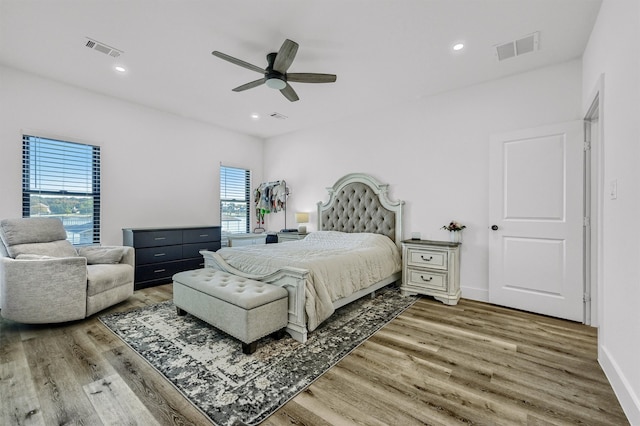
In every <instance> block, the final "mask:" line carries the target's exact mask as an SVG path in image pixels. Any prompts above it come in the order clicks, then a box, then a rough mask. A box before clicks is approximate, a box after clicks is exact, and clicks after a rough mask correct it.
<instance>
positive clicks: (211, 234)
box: [182, 227, 220, 244]
mask: <svg viewBox="0 0 640 426" xmlns="http://www.w3.org/2000/svg"><path fill="white" fill-rule="evenodd" d="M182 232H183V234H182V242H183V243H189V244H191V243H198V242H202V241H220V228H219V227H209V228H194V229H185V230H184V231H182Z"/></svg>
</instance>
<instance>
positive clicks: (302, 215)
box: [296, 212, 309, 234]
mask: <svg viewBox="0 0 640 426" xmlns="http://www.w3.org/2000/svg"><path fill="white" fill-rule="evenodd" d="M308 222H309V213H306V212H298V213H296V223H298V224H300V223H308ZM298 233H300V234H306V233H307V227H306V226H305V225H298Z"/></svg>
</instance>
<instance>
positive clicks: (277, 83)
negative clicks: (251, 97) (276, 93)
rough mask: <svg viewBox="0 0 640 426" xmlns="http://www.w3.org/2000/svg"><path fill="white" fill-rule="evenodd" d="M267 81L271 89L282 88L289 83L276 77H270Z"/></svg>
mask: <svg viewBox="0 0 640 426" xmlns="http://www.w3.org/2000/svg"><path fill="white" fill-rule="evenodd" d="M265 83H266V85H267V87H270V88H271V89H277V90H282V89H284V88H285V87H287V83H285V81H284V80H281V79H279V78H275V77H272V78H270V79H268V80H267V81H266V82H265Z"/></svg>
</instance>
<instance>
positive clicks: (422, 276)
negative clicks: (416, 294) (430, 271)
mask: <svg viewBox="0 0 640 426" xmlns="http://www.w3.org/2000/svg"><path fill="white" fill-rule="evenodd" d="M420 278H422V281H426V282H429V281H431V280H432V279H433V277H429V279H428V280H427V279H425V278H424V275H420Z"/></svg>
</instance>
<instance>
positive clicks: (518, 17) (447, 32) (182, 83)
mask: <svg viewBox="0 0 640 426" xmlns="http://www.w3.org/2000/svg"><path fill="white" fill-rule="evenodd" d="M600 2H601V1H600V0H306V1H303V0H233V1H231V0H208V1H205V0H199V1H195V0H180V1H179V0H127V1H124V0H122V1H116V0H0V64H3V65H7V66H10V67H14V68H17V69H21V70H25V71H28V72H33V73H35V74H39V75H42V76H45V77H49V78H51V79H54V80H59V81H62V82H65V83H69V84H72V85H74V86H78V87H82V88H86V89H89V90H91V91H94V92H98V93H102V94H106V95H109V96H113V97H116V98H121V99H125V100H128V101H131V102H136V103H139V104H143V105H147V106H151V107H153V108H156V109H159V110H164V111H168V112H172V113H175V114H178V115H181V116H184V117H189V118H193V119H197V120H202V121H205V122H209V123H213V124H215V125H218V126H221V127H224V128H228V129H232V130H236V131H238V132H242V133H246V134H250V135H255V136H258V137H263V138H268V137H271V136H274V135H279V134H283V133H288V132H291V131H295V130H299V129H302V128H308V127H313V126H319V125H322V124H324V123H328V122H331V121H335V120H339V119H341V118H344V117H347V116H349V115H351V114H358V113H366V112H367V111H374V110H381V109H384V108H387V107H389V106H393V105H397V104H402V103H407V102H411V101H415V100H416V99H418V98H421V97H425V96H429V95H432V94H435V93H439V92H444V91H447V90H451V89H456V88H460V87H464V86H468V85H471V84H476V83H479V82H483V81H488V80H492V79H496V78H501V77H504V76H507V75H510V74H515V73H520V72H524V71H527V70H531V69H535V68H539V67H544V66H548V65H551V64H555V63H560V62H565V61H568V60H571V59H575V58H579V57H580V56H581V55H582V52H583V51H584V47H585V45H586V43H587V41H588V38H589V34H590V33H591V29H592V27H593V24H594V22H595V18H596V16H597V13H598V10H599V7H600ZM535 31H539V32H540V44H539V47H540V50H539V51H538V52H534V53H531V54H527V55H523V56H520V57H516V58H512V59H509V60H506V61H501V62H498V60H497V58H496V56H495V49H494V46H495V45H497V44H500V43H503V42H507V41H511V40H515V39H517V38H520V37H522V36H525V35H528V34H530V33H533V32H535ZM87 37H89V38H92V39H94V40H97V41H99V42H101V43H104V44H107V45H109V46H112V47H115V48H117V49H119V50H122V51H124V53H123V54H122V55H121V56H120V57H119V58H117V59H114V58H112V57H110V56H108V55H105V54H102V53H99V52H97V51H95V50H91V49H89V48H87V47H86V46H85V43H86V41H87ZM286 38H289V39H291V40H294V41H296V42H297V43H298V44H299V45H300V48H299V50H298V54H297V56H296V58H295V61H294V62H293V65H292V66H291V68H290V69H289V72H317V73H331V74H337V76H338V78H337V82H336V83H330V84H304V83H292V86H293V87H294V89H295V90H296V91H297V93H298V95H299V97H300V100H299V101H298V102H289V101H287V100H286V99H285V98H284V96H282V95H281V94H280V93H278V91H276V90H273V89H269V88H267V87H266V86H264V85H263V86H260V87H257V88H254V89H250V90H248V91H245V92H241V93H236V92H232V91H231V89H232V88H234V87H236V86H239V85H241V84H244V83H247V82H250V81H253V80H256V79H258V78H260V74H258V73H256V72H253V71H250V70H247V69H245V68H241V67H238V66H236V65H233V64H231V63H229V62H225V61H223V60H221V59H219V58H216V57H214V56H212V55H211V52H212V51H213V50H219V51H221V52H224V53H227V54H229V55H231V56H234V57H236V58H239V59H242V60H244V61H246V62H249V63H252V64H255V65H257V66H259V67H261V68H263V67H265V66H266V58H265V56H266V54H267V53H269V52H276V51H277V50H278V49H279V47H280V45H281V44H282V42H283V41H284V40H285V39H286ZM459 41H462V42H464V43H465V49H464V50H462V51H461V52H453V51H452V49H451V46H452V45H453V44H454V43H455V42H459ZM116 64H121V65H122V66H124V67H126V69H127V72H126V73H124V74H117V73H116V72H115V71H114V69H113V67H114V66H115V65H116ZM273 112H278V113H280V114H283V115H285V116H287V117H288V119H287V120H279V119H274V118H271V117H270V116H269V114H271V113H273ZM252 113H258V114H260V115H261V119H259V120H252V119H251V117H250V115H251V114H252Z"/></svg>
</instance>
